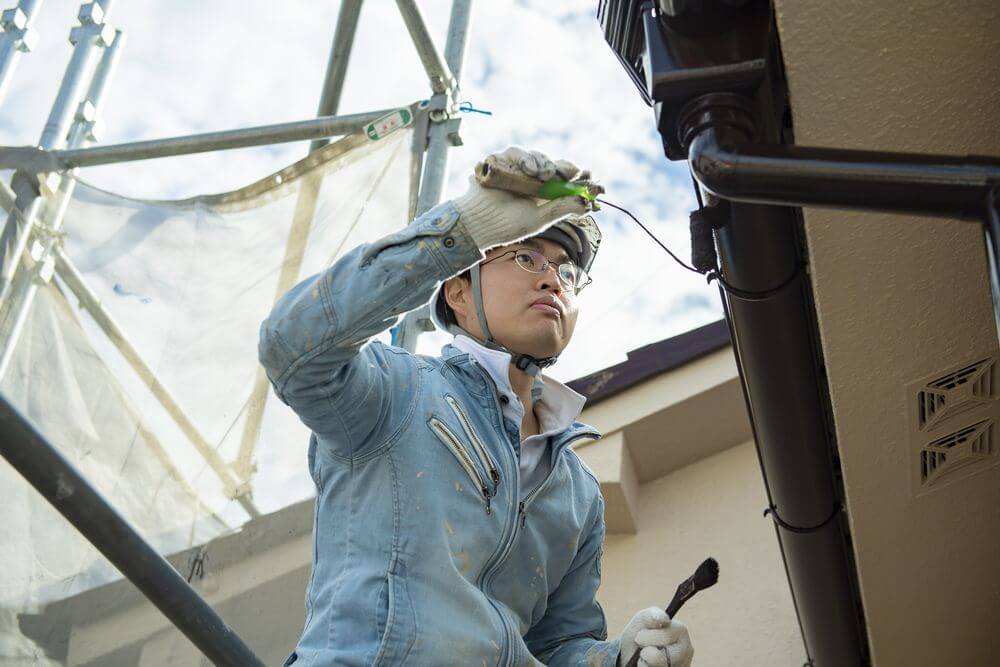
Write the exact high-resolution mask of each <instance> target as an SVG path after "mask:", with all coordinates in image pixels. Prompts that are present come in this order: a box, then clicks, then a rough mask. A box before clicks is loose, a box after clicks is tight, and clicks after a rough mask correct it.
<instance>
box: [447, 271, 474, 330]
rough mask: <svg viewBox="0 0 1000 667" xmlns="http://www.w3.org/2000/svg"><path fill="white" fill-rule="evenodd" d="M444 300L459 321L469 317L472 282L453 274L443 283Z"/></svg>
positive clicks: (471, 305) (471, 306)
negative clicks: (452, 276)
mask: <svg viewBox="0 0 1000 667" xmlns="http://www.w3.org/2000/svg"><path fill="white" fill-rule="evenodd" d="M443 289H444V300H445V303H447V304H448V307H449V308H451V309H452V310H453V311H455V318H456V319H457V320H458V321H459V323H461V322H462V321H463V320H465V319H467V318H468V317H469V313H471V312H472V308H474V307H475V306H474V305H473V303H472V282H471V281H469V280H466V279H465V278H461V277H459V276H455V277H454V278H449V279H448V280H446V281H445V283H444V287H443Z"/></svg>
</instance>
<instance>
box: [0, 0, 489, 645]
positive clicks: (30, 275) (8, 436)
mask: <svg viewBox="0 0 1000 667" xmlns="http://www.w3.org/2000/svg"><path fill="white" fill-rule="evenodd" d="M362 2H363V0H343V2H342V4H341V7H340V11H339V15H338V18H337V24H336V29H335V32H334V37H333V42H332V46H331V49H330V57H329V63H328V65H327V70H326V75H325V80H324V84H323V90H322V95H321V99H320V103H319V107H318V110H317V118H314V119H308V120H301V121H295V122H289V123H280V124H272V125H266V126H259V127H250V128H240V129H233V130H225V131H218V132H208V133H202V134H195V135H188V136H181V137H170V138H165V139H154V140H148V141H135V142H128V143H123V144H117V145H105V146H90V145H89V144H90V143H92V142H94V141H96V140H97V137H96V134H97V132H96V128H97V120H98V114H99V112H100V110H101V106H102V103H103V101H104V97H105V92H106V90H107V86H108V84H109V81H110V79H111V77H112V76H113V73H114V69H115V66H116V64H117V62H118V59H119V57H120V54H121V49H122V47H123V45H124V43H125V36H124V34H123V32H122V31H121V30H116V29H115V28H114V27H113V26H112V25H111V24H110V22H109V21H108V18H109V16H110V13H111V9H112V4H113V3H114V0H93V1H90V2H84V3H82V4H81V6H80V10H79V13H78V19H79V24H78V25H77V26H75V27H74V28H73V29H72V31H71V33H70V42H71V44H72V45H73V50H72V55H71V57H70V60H69V63H68V65H67V67H66V71H65V74H64V77H63V80H62V83H61V84H60V87H59V90H58V92H57V94H56V98H55V101H54V102H53V105H52V109H51V112H50V114H49V117H48V120H47V122H46V124H45V126H44V128H43V131H42V134H41V137H40V139H39V141H38V144H37V145H35V146H24V147H13V146H2V147H0V168H13V169H15V173H14V176H13V177H12V179H11V182H10V184H9V185H8V184H7V183H0V206H2V207H3V208H4V209H5V210H7V211H9V215H8V216H7V219H6V223H5V224H4V226H3V229H2V233H0V326H2V328H0V331H3V332H4V333H5V335H4V336H3V338H0V379H2V378H3V376H4V374H5V373H6V372H7V370H8V368H9V365H10V362H11V359H12V357H13V354H14V352H15V350H16V347H17V345H18V341H19V339H20V335H21V333H22V331H23V328H24V325H25V322H26V321H27V319H28V315H29V314H30V312H31V307H32V303H33V302H34V299H35V295H36V294H37V292H38V290H39V288H40V287H41V286H42V285H45V284H46V283H48V282H49V281H51V280H52V278H53V276H58V277H59V279H60V280H61V281H62V284H63V285H65V287H66V288H67V289H68V290H69V291H70V292H71V293H72V294H73V295H74V297H75V298H76V299H78V300H79V303H80V305H81V307H82V308H83V309H85V310H86V311H87V312H88V314H89V315H90V317H91V318H92V319H93V320H94V322H95V323H96V324H97V325H98V327H99V328H100V329H101V330H102V331H103V333H104V334H105V335H106V336H107V338H108V339H109V340H110V341H111V343H112V344H113V345H114V347H115V348H116V349H117V350H118V352H119V353H120V354H121V355H122V357H123V358H124V359H125V360H126V361H127V362H128V364H129V365H130V366H131V367H132V369H133V370H134V371H135V372H136V373H137V375H138V376H139V377H140V378H141V380H142V381H143V383H144V384H145V386H146V387H147V388H148V389H149V391H150V392H151V394H152V395H153V396H154V397H155V398H156V400H157V401H158V402H159V404H160V405H161V406H162V407H163V409H164V410H165V412H166V413H167V414H168V415H169V416H170V418H171V419H172V420H173V421H174V423H175V424H176V425H177V426H178V428H179V429H180V431H181V432H182V433H183V434H184V436H185V437H186V438H187V439H188V440H189V441H190V442H191V444H192V445H193V446H194V447H195V449H196V450H197V451H198V452H199V454H200V455H201V456H202V457H203V458H204V459H205V461H206V462H207V464H208V465H209V467H211V468H212V470H213V472H214V473H215V474H216V475H217V476H218V478H219V479H220V481H221V482H222V485H223V488H224V490H225V492H226V494H227V495H228V497H230V498H233V499H236V500H237V501H238V502H239V503H240V504H241V506H242V507H243V509H244V510H245V511H246V512H247V514H248V515H249V516H250V517H255V516H258V515H259V512H258V510H257V508H256V507H255V506H254V504H253V501H252V499H251V497H252V486H251V478H252V475H253V472H254V464H253V454H254V449H255V446H256V442H257V439H258V436H259V433H260V427H261V422H262V420H263V413H264V406H265V403H266V400H267V395H268V383H267V379H266V377H265V375H264V373H263V370H262V369H258V373H257V377H256V379H255V382H254V387H253V390H252V392H251V396H250V399H249V404H248V409H247V419H246V423H245V426H244V431H243V434H242V438H241V440H240V447H239V452H238V454H237V457H236V459H235V461H234V462H232V463H227V462H226V461H224V460H223V459H222V457H221V456H220V455H219V454H218V453H217V452H216V450H215V448H214V447H213V446H212V445H211V443H210V442H209V441H208V440H207V438H206V437H205V436H204V435H203V434H202V433H201V432H200V431H199V429H198V427H197V425H196V424H195V423H194V421H193V420H192V419H191V418H190V417H189V416H188V415H187V413H186V412H185V410H184V408H183V407H182V406H181V404H180V403H179V402H178V400H177V399H176V398H175V397H174V395H173V394H172V393H171V392H170V390H169V388H168V387H167V386H166V385H165V384H164V383H163V382H162V381H161V380H160V379H159V377H158V375H157V373H156V371H155V370H153V368H152V367H151V366H150V365H149V364H148V363H147V361H146V360H144V359H143V357H142V355H141V354H140V352H139V351H138V350H137V349H136V348H135V346H134V345H133V344H132V343H131V341H130V339H129V337H128V335H127V333H126V332H125V331H124V330H123V328H122V327H121V326H120V325H119V324H118V323H116V322H115V320H114V318H113V317H112V316H111V314H110V313H109V312H108V311H107V310H106V309H105V307H104V306H103V305H102V304H101V302H100V300H99V299H98V297H97V296H96V294H95V293H94V292H93V291H92V290H91V289H90V288H89V286H88V285H87V283H86V281H85V279H84V277H83V276H82V274H81V273H80V272H79V271H78V270H77V269H76V267H75V266H74V265H73V263H72V262H71V261H70V259H69V257H68V256H67V255H66V253H65V252H63V250H62V248H61V244H60V230H61V227H62V223H63V217H64V215H65V212H66V209H67V207H68V204H69V202H70V199H71V197H72V194H73V190H74V188H75V185H76V182H77V181H76V176H77V174H78V171H79V169H80V168H83V167H87V166H93V165H101V164H112V163H120V162H128V161H135V160H148V159H153V158H160V157H168V156H176V155H189V154H193V153H202V152H209V151H218V150H229V149H234V148H245V147H249V146H263V145H269V144H276V143H285V142H292V141H303V140H310V141H311V144H310V147H309V151H310V152H312V151H314V150H317V149H319V148H322V147H323V146H324V145H325V144H326V143H327V141H328V139H329V137H332V136H340V135H344V134H348V133H350V132H353V131H356V130H358V129H360V128H362V127H364V126H365V125H367V124H369V123H373V122H375V121H377V120H379V119H380V118H383V117H385V116H386V115H387V114H391V113H395V112H397V111H398V108H396V109H381V110H375V111H370V112H364V113H355V114H348V115H339V116H338V115H337V111H338V108H339V106H340V99H341V95H342V92H343V86H344V82H345V78H346V74H347V68H348V63H349V60H350V55H351V50H352V46H353V43H354V37H355V34H356V31H357V27H358V23H359V18H360V13H361V7H362ZM41 4H42V0H19V2H18V4H17V6H16V7H14V8H13V9H8V10H6V11H4V12H3V14H2V15H0V29H2V32H0V104H2V102H3V97H4V94H5V92H6V90H7V88H8V86H9V83H10V80H11V78H12V76H13V74H14V70H15V68H16V65H17V62H18V59H19V57H20V55H21V54H22V53H25V52H28V51H30V50H31V48H32V45H33V44H34V43H35V40H36V35H35V33H34V31H33V30H32V27H31V22H32V21H33V20H34V19H35V17H36V15H37V13H38V11H39V8H40V6H41ZM396 4H397V7H398V9H399V13H400V15H401V16H402V18H403V21H404V23H405V25H406V29H407V31H408V33H409V34H410V37H411V39H412V41H413V44H414V46H415V47H416V51H417V55H418V56H419V58H420V62H421V64H422V65H423V68H424V71H425V72H426V74H427V77H428V80H429V84H430V88H431V95H430V98H429V100H428V101H426V102H423V103H421V104H420V106H419V110H418V112H417V113H416V114H415V117H414V119H413V125H414V129H415V132H414V141H413V146H412V150H413V160H412V165H413V166H412V170H411V174H410V189H411V191H410V205H409V214H410V218H411V219H412V218H413V217H415V216H417V215H419V214H421V213H423V212H425V211H427V210H429V209H430V208H432V207H433V206H434V205H436V204H437V203H438V202H439V200H440V199H441V195H442V192H443V190H444V185H445V179H446V175H447V167H448V157H449V155H448V154H449V149H450V148H451V147H452V146H459V145H461V139H460V137H459V134H458V132H459V126H460V122H461V121H460V118H459V113H458V98H457V95H458V90H459V80H460V75H461V71H462V67H463V62H464V59H465V53H466V50H467V37H468V31H469V23H470V15H471V5H472V0H453V2H452V7H451V15H450V19H449V25H448V33H447V40H446V43H445V48H444V51H443V52H441V51H439V50H438V48H437V47H436V46H435V44H434V42H433V40H432V39H431V36H430V32H429V30H428V28H427V24H426V22H425V20H424V17H423V15H422V13H421V11H420V8H419V7H418V5H417V3H416V2H415V0H396ZM315 194H316V193H315V192H313V193H311V194H310V193H309V192H306V191H303V192H300V193H299V200H298V202H297V204H296V219H295V221H294V222H293V224H292V227H291V229H290V231H289V237H288V242H287V245H286V247H285V255H284V262H283V264H282V271H281V275H280V276H279V280H278V288H277V291H276V294H275V300H277V299H278V298H279V297H280V296H281V295H282V294H283V293H284V292H285V291H287V290H288V289H289V288H290V287H291V286H292V285H293V284H294V283H295V281H296V280H297V279H298V273H299V271H300V269H301V266H302V260H303V257H304V251H305V245H306V241H307V239H308V236H309V231H310V227H311V224H312V218H313V216H312V214H311V213H312V211H313V210H314V209H315V206H316V204H317V202H316V197H315ZM429 329H430V320H429V316H428V314H427V312H426V309H424V311H423V312H420V311H417V312H415V313H411V314H410V315H408V316H407V317H406V318H404V320H403V322H402V323H401V324H400V326H399V328H398V330H397V331H396V332H395V342H396V344H398V345H400V346H402V347H405V348H406V349H408V350H410V351H413V350H414V349H415V348H416V343H417V337H418V336H419V334H420V332H421V331H422V330H429ZM0 408H2V409H0V417H2V419H0V421H3V422H5V423H7V424H8V425H9V426H10V427H11V428H9V429H5V430H4V434H3V436H2V437H0V453H2V455H3V456H4V457H5V458H6V459H7V460H8V461H9V462H10V463H11V465H13V466H14V467H15V469H17V470H18V471H19V472H20V473H21V474H22V475H23V476H24V477H25V478H26V479H28V481H29V482H31V483H32V485H34V486H35V487H36V488H37V489H38V490H39V491H40V492H41V493H42V494H43V495H44V496H45V497H46V499H47V500H49V502H51V503H52V504H53V505H55V506H56V507H57V509H59V510H60V511H61V512H63V513H64V515H65V516H66V518H67V519H68V520H70V521H71V522H72V523H73V524H74V526H75V527H76V528H77V529H78V530H80V532H81V533H83V534H84V536H85V537H87V539H88V540H90V541H91V542H92V543H93V544H94V545H95V546H96V547H97V548H98V549H99V550H100V551H101V552H102V553H104V554H105V555H106V556H108V557H109V559H111V560H112V561H113V562H114V563H115V564H116V565H119V569H121V570H122V572H123V573H124V574H125V575H126V576H127V577H128V578H129V579H130V580H131V581H132V582H133V583H135V584H136V585H137V586H138V587H139V588H140V589H141V590H142V591H143V592H144V593H145V594H146V595H147V596H148V597H149V598H150V600H151V601H152V602H153V603H154V604H156V605H157V606H158V607H160V608H161V610H163V611H164V613H166V614H167V615H168V617H169V618H170V619H171V621H172V622H174V624H175V625H176V626H177V627H178V628H179V629H180V630H181V631H182V632H184V634H186V635H187V636H188V638H189V639H191V641H192V642H193V643H195V644H196V645H197V646H198V647H199V648H200V649H202V650H203V652H205V654H206V655H208V656H210V657H211V658H212V659H213V661H215V662H216V664H241V665H244V664H257V663H254V660H256V659H255V658H253V657H252V654H251V653H249V649H247V648H246V646H245V645H244V644H243V643H242V642H241V641H240V640H239V638H238V637H236V636H235V635H233V634H232V633H231V631H230V632H229V633H228V634H225V633H223V634H224V636H222V637H219V636H216V637H208V636H206V635H207V634H208V633H209V631H208V628H215V629H216V630H217V629H218V628H224V627H225V624H224V623H223V622H222V621H221V619H219V618H218V617H217V616H214V612H213V611H212V610H211V608H209V607H208V606H207V605H206V604H205V603H204V602H203V601H202V600H201V599H200V598H199V597H198V595H197V593H195V592H194V590H193V589H191V588H190V586H188V585H187V584H186V582H183V580H179V579H178V578H177V577H171V576H170V574H169V572H167V571H166V569H165V568H169V566H168V565H166V563H165V561H164V562H162V563H160V562H154V561H155V558H152V556H150V557H149V558H146V556H149V555H150V554H153V555H155V551H153V550H152V547H149V545H148V544H147V543H145V542H144V541H143V539H142V538H141V537H140V536H139V535H138V533H135V531H134V529H131V528H130V527H129V526H128V524H127V522H125V521H124V519H122V518H121V517H120V516H119V515H118V514H117V513H116V512H115V510H114V508H113V507H111V505H110V504H108V503H107V501H105V500H104V499H103V498H101V497H100V495H99V494H98V493H97V492H96V491H94V490H93V488H92V487H91V486H90V485H89V483H88V482H87V481H86V480H85V479H84V478H83V477H82V476H81V475H80V474H79V473H78V472H77V471H75V470H74V469H73V466H72V464H71V463H70V462H69V461H67V460H65V459H64V458H62V457H61V455H60V454H59V453H58V451H57V450H56V448H55V447H54V446H53V445H52V444H51V443H49V442H47V441H46V440H45V438H44V437H42V436H41V435H40V434H39V433H38V432H37V431H36V430H34V429H33V427H31V425H30V424H29V423H28V422H27V421H25V420H24V418H23V417H22V416H20V415H18V414H17V412H16V410H14V409H13V408H12V407H10V406H9V404H8V403H7V401H6V400H5V399H3V398H2V397H0ZM140 428H142V426H141V424H140ZM150 442H151V443H152V445H153V449H154V453H155V454H156V455H157V457H158V458H159V460H160V461H161V462H163V464H164V466H165V468H166V469H167V471H168V473H170V474H172V475H174V476H175V477H176V478H177V479H179V480H180V481H181V482H182V486H184V487H185V489H186V490H187V492H188V493H189V494H191V495H192V497H194V498H195V499H196V500H197V495H196V493H195V491H194V490H193V489H191V488H190V487H189V486H187V484H186V482H185V481H184V480H183V478H182V477H181V476H180V473H179V472H178V471H177V470H176V468H175V467H174V466H173V464H172V463H171V461H170V457H169V455H168V453H167V452H166V450H165V449H164V448H163V447H162V445H160V444H159V443H158V442H157V441H156V439H155V438H154V437H151V438H150ZM42 462H45V463H46V464H47V466H48V467H47V468H46V466H45V465H40V464H41V463H42ZM57 473H58V474H59V475H62V476H63V477H67V476H69V477H72V478H73V479H74V483H75V484H78V485H82V486H83V487H86V490H87V492H86V493H82V494H78V495H77V496H76V497H75V500H74V502H75V503H81V504H83V505H85V506H84V507H82V508H76V510H73V509H72V508H67V503H65V502H62V503H60V502H58V498H57V497H56V496H58V494H50V493H48V492H47V491H46V489H48V487H49V486H51V485H52V483H53V479H54V477H52V475H56V474H57ZM63 477H61V478H60V479H62V478H63ZM102 526H103V529H102ZM108 526H112V527H113V528H112V529H110V530H109V529H108V528H107V527H108ZM129 530H131V532H128V531H129ZM115 531H117V532H115ZM112 533H115V534H116V535H117V539H119V540H124V543H125V544H126V545H132V547H134V548H136V549H138V550H139V551H142V552H143V554H144V556H143V558H145V562H146V563H148V564H150V566H149V567H148V568H146V569H143V568H141V567H140V568H135V567H129V568H125V567H122V566H121V564H120V563H121V562H124V561H122V560H121V559H122V558H123V557H125V559H126V560H127V555H128V554H127V553H125V552H123V551H122V548H123V545H121V544H119V545H114V544H111V543H110V542H111V537H110V536H111V535H112ZM123 536H126V537H123ZM160 560H161V561H162V559H160ZM190 610H194V611H190ZM227 655H228V657H226V656H227Z"/></svg>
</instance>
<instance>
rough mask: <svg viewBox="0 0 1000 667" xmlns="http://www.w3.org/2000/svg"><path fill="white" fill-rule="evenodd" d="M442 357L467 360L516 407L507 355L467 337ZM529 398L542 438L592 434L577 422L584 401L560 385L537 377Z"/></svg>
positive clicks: (447, 348) (547, 378) (509, 404)
mask: <svg viewBox="0 0 1000 667" xmlns="http://www.w3.org/2000/svg"><path fill="white" fill-rule="evenodd" d="M441 356H442V357H443V358H444V359H445V361H446V362H448V363H451V364H456V363H461V362H463V361H466V360H469V361H471V362H472V363H475V364H476V365H478V366H479V367H480V368H481V369H482V370H483V371H484V372H485V373H486V374H487V375H489V376H490V378H491V379H492V380H493V385H494V387H495V388H496V390H497V392H498V393H499V394H500V395H501V396H503V395H506V396H507V397H508V399H510V402H509V403H508V406H509V407H511V408H513V407H514V406H515V405H517V403H515V400H514V399H516V398H517V397H516V395H515V394H514V391H513V389H512V388H511V386H510V375H509V372H510V354H508V353H506V352H503V351H500V350H492V349H490V348H487V347H485V346H484V345H481V344H480V343H479V342H478V341H476V340H474V339H472V338H470V337H468V336H456V337H455V339H454V341H453V343H452V344H450V345H446V346H445V347H444V348H443V349H442V350H441ZM532 394H533V396H534V400H536V401H538V404H539V408H540V409H538V410H536V414H538V418H539V427H540V428H541V431H542V433H543V434H547V435H550V436H552V437H553V438H554V439H555V440H562V439H563V438H564V437H565V436H567V435H569V436H574V435H575V433H576V432H577V431H592V430H593V429H590V428H589V427H584V425H583V424H580V423H579V422H577V421H576V419H577V418H578V417H579V416H580V413H581V411H582V410H583V406H584V404H585V403H586V401H587V399H586V398H584V397H583V396H582V395H580V394H579V393H577V392H575V391H573V390H572V389H570V388H569V387H567V386H566V385H565V384H563V383H562V382H559V381H558V380H555V379H553V378H550V377H547V376H544V375H542V374H539V375H538V377H537V378H536V379H535V387H534V388H533V391H532ZM504 412H507V410H506V409H505V410H504ZM516 412H517V413H518V414H517V415H516V416H517V417H518V418H517V419H514V421H515V422H519V421H520V414H519V413H520V410H519V409H517V410H516ZM508 416H511V417H512V418H513V417H514V415H508ZM577 427H579V428H577Z"/></svg>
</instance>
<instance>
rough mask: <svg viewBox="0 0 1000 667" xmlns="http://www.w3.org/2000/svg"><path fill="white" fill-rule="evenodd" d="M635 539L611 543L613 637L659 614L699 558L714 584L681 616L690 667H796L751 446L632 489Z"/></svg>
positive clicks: (789, 611) (793, 635) (606, 577)
mask: <svg viewBox="0 0 1000 667" xmlns="http://www.w3.org/2000/svg"><path fill="white" fill-rule="evenodd" d="M638 505H639V512H638V514H639V516H638V519H639V531H638V533H636V534H634V535H609V536H608V538H607V540H606V543H605V551H604V560H603V567H602V584H601V590H600V593H599V595H598V599H599V600H600V602H601V604H602V605H603V606H604V610H605V613H606V614H607V618H608V632H609V634H610V635H611V636H615V635H617V634H618V633H620V632H621V630H622V628H624V626H625V624H626V623H628V621H629V619H630V618H631V617H632V614H634V613H635V612H636V611H638V610H639V609H643V608H645V607H649V606H654V605H657V606H660V605H663V606H665V605H666V604H667V603H668V602H669V601H670V598H671V597H673V594H674V590H675V589H676V588H677V584H678V583H680V582H681V581H683V580H684V579H685V578H687V577H688V576H690V574H691V573H692V572H693V571H694V568H696V567H697V566H698V564H699V563H701V561H702V560H703V559H705V558H706V557H708V556H713V557H714V558H715V559H716V560H718V561H719V568H720V575H719V583H718V584H716V586H715V587H714V588H711V589H709V590H706V591H703V592H702V593H699V594H698V595H697V596H695V598H694V599H692V600H691V601H689V602H688V603H687V605H685V607H684V608H683V609H682V610H681V612H680V613H679V614H678V618H679V619H680V620H682V621H683V622H684V623H685V624H686V625H687V626H688V628H689V630H690V632H691V638H692V642H693V644H694V647H695V664H697V665H699V667H713V666H715V665H769V666H770V665H775V666H777V665H801V664H802V663H803V662H804V661H805V651H804V650H803V648H802V639H801V635H800V634H799V628H798V623H797V621H796V618H795V611H794V608H793V605H792V599H791V594H790V593H789V590H788V582H787V580H786V578H785V571H784V566H783V564H782V561H781V555H780V552H779V551H778V543H777V539H776V538H775V535H774V528H773V526H772V525H771V522H770V520H769V519H765V518H763V517H762V516H761V513H762V511H763V508H764V507H765V506H766V505H767V502H766V496H765V493H764V485H763V482H762V481H761V477H760V468H759V466H758V463H757V456H756V453H755V452H754V447H753V443H752V442H746V443H743V444H741V445H738V446H736V447H731V448H730V449H727V450H725V451H723V452H720V453H718V454H715V455H713V456H710V457H708V458H705V459H702V460H700V461H698V462H697V463H694V464H692V465H689V466H687V467H684V468H680V469H678V470H675V471H674V472H672V473H671V474H669V475H666V476H664V477H661V478H659V479H657V480H655V481H652V482H649V483H647V484H644V485H642V486H641V487H639V503H638Z"/></svg>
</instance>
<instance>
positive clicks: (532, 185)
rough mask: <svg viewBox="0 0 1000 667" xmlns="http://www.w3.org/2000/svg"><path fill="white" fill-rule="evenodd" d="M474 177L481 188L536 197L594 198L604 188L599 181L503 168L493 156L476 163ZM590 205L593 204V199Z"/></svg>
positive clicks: (589, 199) (595, 206)
mask: <svg viewBox="0 0 1000 667" xmlns="http://www.w3.org/2000/svg"><path fill="white" fill-rule="evenodd" d="M476 180H477V181H479V184H480V185H481V186H483V187H484V188H494V189H498V190H507V191H508V192H513V193H516V194H519V195H527V196H529V197H538V198H539V199H559V198H560V197H569V196H577V197H583V198H584V199H586V200H587V201H589V202H595V200H596V199H597V196H598V195H600V194H602V193H603V192H604V188H602V187H601V186H600V185H597V184H596V183H589V182H586V181H580V182H576V181H560V180H551V181H540V180H538V179H537V178H532V177H530V176H526V175H525V174H522V173H521V172H519V171H514V170H511V169H509V168H507V167H506V165H503V164H500V163H498V162H496V161H495V160H493V159H492V156H491V157H488V158H486V160H484V161H483V162H480V163H479V164H478V165H476ZM594 208H595V209H596V208H597V205H596V203H595V204H594Z"/></svg>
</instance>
